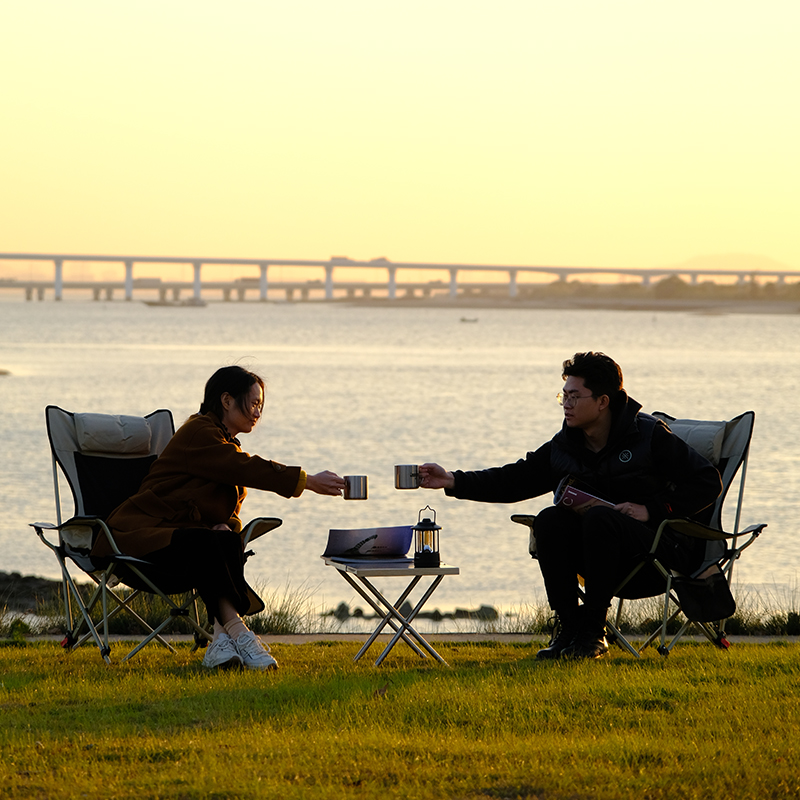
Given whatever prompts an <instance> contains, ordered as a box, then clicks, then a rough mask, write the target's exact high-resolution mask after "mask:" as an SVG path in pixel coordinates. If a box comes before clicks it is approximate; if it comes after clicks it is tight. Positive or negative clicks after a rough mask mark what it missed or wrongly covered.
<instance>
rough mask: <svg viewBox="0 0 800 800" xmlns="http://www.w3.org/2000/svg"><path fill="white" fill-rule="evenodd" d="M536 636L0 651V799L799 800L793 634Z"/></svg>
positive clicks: (48, 646)
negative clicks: (769, 638) (551, 650)
mask: <svg viewBox="0 0 800 800" xmlns="http://www.w3.org/2000/svg"><path fill="white" fill-rule="evenodd" d="M539 645H540V642H537V643H534V644H532V645H514V644H500V643H493V642H492V643H489V642H487V643H480V642H478V643H470V644H465V643H458V644H455V643H453V644H441V645H440V646H437V649H438V650H439V651H440V652H441V653H442V655H443V656H444V657H445V658H446V659H447V660H448V662H449V663H450V665H451V667H450V668H447V667H443V666H439V665H438V664H435V663H428V662H423V661H421V660H420V659H418V658H416V657H415V656H414V655H413V654H411V652H410V651H409V650H408V649H407V648H403V647H402V646H398V647H397V648H396V649H395V650H394V651H393V652H392V655H391V656H390V657H389V658H388V659H387V661H386V662H385V663H384V665H383V666H382V667H380V668H375V667H373V666H372V662H371V661H369V660H367V659H363V660H362V661H361V662H359V663H358V664H353V663H352V657H353V655H354V654H355V652H356V650H357V645H356V644H350V643H346V644H342V643H336V644H330V643H315V644H306V645H275V646H274V647H273V654H274V655H275V656H276V658H277V659H278V661H279V663H280V665H281V669H280V670H279V671H278V672H277V673H252V672H239V673H214V672H209V671H207V670H204V669H202V668H201V666H200V658H199V657H198V654H195V653H190V651H189V647H188V645H186V646H179V651H178V654H177V655H170V654H169V653H168V652H166V651H165V650H163V649H161V648H157V647H153V646H151V647H149V648H146V649H145V651H143V653H142V654H140V655H139V656H137V657H136V658H134V659H133V660H132V661H131V662H129V663H127V664H120V663H119V659H120V658H121V657H122V655H123V654H124V653H125V652H127V651H126V650H124V649H123V648H122V646H115V648H114V651H113V652H112V659H114V660H115V661H114V663H113V665H112V666H110V667H108V666H106V665H105V664H104V663H103V662H102V660H101V659H100V657H99V655H98V653H97V650H96V649H94V648H91V647H89V646H85V647H83V648H81V649H80V650H79V651H77V652H75V653H72V654H68V653H65V652H64V651H63V650H61V648H60V647H59V646H58V645H56V644H52V643H45V642H41V643H34V644H28V645H27V646H25V647H19V648H17V647H5V648H0V719H2V726H0V754H1V755H2V759H1V760H0V798H6V797H14V798H16V797H24V798H73V797H88V798H93V797H103V798H122V797H136V798H251V797H267V798H282V799H283V798H343V797H344V798H347V797H354V798H355V797H358V798H362V797H363V798H421V799H424V798H439V797H447V798H540V799H541V800H567V799H568V798H569V800H578V799H579V798H609V800H624V799H625V798H637V800H643V799H647V798H669V799H670V800H674V799H675V798H698V800H700V799H701V798H702V800H710V799H711V798H726V800H729V799H730V798H736V800H739V799H740V798H742V799H743V798H753V799H754V800H756V799H757V800H764V799H765V798H777V797H781V798H783V797H786V798H789V797H790V798H797V797H800V645H797V644H785V643H780V642H776V643H774V644H735V645H733V647H732V648H731V650H729V651H727V652H725V651H721V650H717V649H715V648H714V647H712V646H711V645H709V644H707V643H697V644H695V643H682V644H680V645H679V646H678V647H677V648H676V649H675V651H674V652H673V653H672V655H670V656H669V658H668V659H666V660H665V659H662V658H661V657H660V656H658V655H657V654H656V653H655V652H648V653H647V654H646V656H645V658H644V659H642V660H641V661H638V662H637V661H636V660H635V659H633V658H632V657H631V656H629V655H626V654H624V653H623V652H622V651H620V650H618V649H616V648H614V649H613V650H612V652H611V653H610V654H609V656H607V657H606V658H604V659H602V660H601V661H599V662H592V663H573V662H537V661H536V660H535V658H534V654H535V652H536V650H537V649H538V646H539ZM373 659H374V656H373Z"/></svg>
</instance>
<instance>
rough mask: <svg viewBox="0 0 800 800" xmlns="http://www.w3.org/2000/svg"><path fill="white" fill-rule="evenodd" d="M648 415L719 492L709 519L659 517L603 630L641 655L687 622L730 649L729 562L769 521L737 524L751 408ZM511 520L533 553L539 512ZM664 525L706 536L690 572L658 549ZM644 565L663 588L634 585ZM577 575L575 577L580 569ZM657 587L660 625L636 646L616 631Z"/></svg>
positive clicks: (665, 650)
mask: <svg viewBox="0 0 800 800" xmlns="http://www.w3.org/2000/svg"><path fill="white" fill-rule="evenodd" d="M653 416H655V417H658V418H659V419H662V420H663V421H664V422H665V423H666V424H667V425H668V426H669V428H670V430H671V431H672V432H673V433H674V434H675V435H676V436H679V437H680V438H681V439H683V440H684V441H685V442H686V443H687V444H688V445H690V446H691V447H693V448H694V449H695V450H697V451H698V452H699V453H700V454H701V455H703V456H705V457H706V458H707V459H708V460H709V461H710V462H711V463H712V464H714V466H716V467H717V469H718V470H719V472H720V475H721V477H722V485H723V490H722V493H721V494H720V496H719V498H717V501H716V504H715V506H714V511H713V515H712V519H711V522H710V524H709V525H702V524H700V523H698V522H694V521H692V520H688V519H668V520H665V521H664V522H662V523H661V525H660V526H659V527H658V530H657V531H656V535H655V538H654V540H653V544H652V546H651V548H650V551H649V552H648V553H646V554H645V555H644V557H643V558H642V559H641V560H640V561H638V563H636V564H635V566H634V567H633V568H632V570H631V572H630V573H629V574H628V575H627V576H626V577H625V579H624V580H623V581H622V582H621V583H620V584H619V586H618V587H617V589H616V591H615V593H614V596H615V597H617V598H618V603H617V611H616V615H615V616H614V618H613V619H609V620H607V622H606V629H607V631H608V634H609V636H610V638H611V639H612V640H614V641H616V643H617V644H619V645H620V646H621V647H623V648H624V649H626V650H627V651H628V652H629V653H631V654H632V655H634V656H636V657H637V658H640V657H641V653H642V652H643V651H644V650H645V649H646V648H647V647H648V646H649V645H650V644H652V643H653V642H654V641H655V640H656V639H659V640H660V644H659V646H658V652H659V653H660V654H661V655H663V656H666V655H668V654H669V653H670V651H671V650H672V648H673V647H674V646H675V645H676V644H677V642H678V641H679V640H680V639H681V637H682V636H683V635H684V634H685V633H686V631H687V630H688V629H689V628H690V627H691V626H695V627H696V628H698V629H699V630H700V632H701V633H702V634H703V635H704V636H706V638H708V639H709V641H711V642H712V643H714V644H715V645H716V646H718V647H721V648H727V647H728V646H729V643H728V641H727V639H726V638H725V619H727V618H728V617H730V616H732V615H733V613H734V612H735V610H736V605H735V602H734V600H733V596H732V595H731V593H730V585H731V580H732V577H733V567H734V564H735V563H736V561H737V559H738V558H739V557H740V556H741V554H742V552H743V551H744V550H745V549H746V548H748V547H749V546H750V545H751V544H752V543H753V542H754V541H755V540H756V538H757V537H758V536H759V535H760V534H761V531H762V530H763V529H764V528H765V527H766V523H759V524H755V525H750V526H749V527H747V528H744V529H740V527H739V526H740V523H741V516H742V504H743V501H744V486H745V478H746V475H747V462H748V457H749V453H750V441H751V439H752V435H753V425H754V423H755V413H754V412H753V411H747V412H745V413H743V414H740V415H739V416H737V417H734V418H733V419H731V420H721V421H716V420H692V419H675V418H674V417H671V416H669V415H668V414H664V413H663V412H655V413H654V414H653ZM737 476H738V491H737V494H736V507H735V512H734V520H733V525H732V529H731V530H730V531H725V530H723V525H722V508H723V503H724V501H725V499H726V497H727V496H728V494H729V492H730V489H731V487H732V486H733V485H734V483H735V480H736V479H737ZM511 519H512V521H514V522H517V523H520V524H523V525H526V526H527V527H528V528H529V539H528V550H529V552H530V554H531V557H532V558H536V534H535V525H536V517H535V516H534V515H530V514H514V515H512V517H511ZM667 529H672V530H676V531H679V532H680V533H683V534H686V535H687V536H692V537H695V538H698V539H702V540H704V541H705V542H706V547H705V558H704V560H703V563H702V564H701V566H700V567H699V568H698V569H697V570H696V571H695V572H694V573H693V574H692V575H688V576H687V575H678V574H676V573H674V572H673V571H672V570H670V569H669V568H667V567H666V566H665V565H664V564H663V563H661V561H660V560H659V559H658V557H657V556H656V550H657V548H658V545H659V542H660V541H661V537H662V536H663V534H664V532H665V531H666V530H667ZM647 566H652V567H653V568H655V570H657V571H658V573H659V574H660V575H661V576H662V577H663V579H664V584H663V589H662V590H661V591H659V592H657V593H656V594H652V593H651V594H642V593H640V592H637V591H633V588H634V586H635V581H634V579H635V577H636V576H637V575H638V574H639V572H640V571H641V570H642V569H644V568H645V567H647ZM578 577H579V579H580V576H578ZM578 594H579V597H580V598H581V599H583V590H582V588H580V586H579V588H578ZM661 594H663V595H664V602H663V606H662V612H661V624H660V625H659V627H658V628H657V629H656V630H654V631H653V632H652V633H651V634H650V635H649V636H648V637H647V638H646V639H645V641H644V643H643V644H642V645H640V646H639V647H638V648H637V647H636V646H635V645H634V644H632V643H631V642H630V641H629V640H628V639H627V638H626V637H625V636H624V635H623V634H622V633H621V632H620V622H621V618H622V610H623V606H624V602H625V600H630V599H640V598H642V597H650V596H653V597H655V596H660V595H661ZM680 615H683V617H685V621H684V622H683V624H682V625H681V627H680V628H679V630H678V631H677V633H675V634H674V635H673V636H672V638H671V639H670V640H669V642H667V639H668V638H669V633H668V629H669V627H670V626H671V625H672V624H673V622H674V621H675V620H676V619H677V618H678V617H679V616H680ZM556 625H558V622H556ZM556 630H557V628H556Z"/></svg>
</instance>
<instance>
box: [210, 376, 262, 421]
mask: <svg viewBox="0 0 800 800" xmlns="http://www.w3.org/2000/svg"><path fill="white" fill-rule="evenodd" d="M255 383H257V384H258V385H259V386H260V387H261V391H262V392H263V391H264V381H263V379H262V378H260V377H259V376H258V375H256V374H255V372H250V370H247V369H244V367H238V366H232V367H222V368H221V369H218V370H217V371H216V372H215V373H214V374H213V375H212V376H211V377H210V378H209V379H208V380H207V381H206V389H205V394H204V395H203V402H202V403H201V404H200V411H199V413H200V414H207V413H208V412H209V411H212V412H213V413H214V414H216V415H217V416H218V417H219V418H220V419H222V417H223V415H224V413H225V409H224V408H223V407H222V395H223V394H225V393H226V392H227V393H228V394H229V395H230V396H231V397H232V398H233V399H234V401H235V402H236V405H237V406H239V408H240V409H241V410H242V411H243V412H244V413H245V414H246V413H248V412H249V409H248V408H246V406H245V403H246V401H247V395H248V394H249V393H250V389H252V387H253V384H255Z"/></svg>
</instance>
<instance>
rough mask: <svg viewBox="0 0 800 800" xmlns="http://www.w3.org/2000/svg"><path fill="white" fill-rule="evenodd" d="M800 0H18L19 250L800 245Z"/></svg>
mask: <svg viewBox="0 0 800 800" xmlns="http://www.w3.org/2000/svg"><path fill="white" fill-rule="evenodd" d="M798 33H800V3H798V2H797V0H759V2H754V1H753V0H747V1H746V2H742V1H741V0H724V1H723V0H673V1H672V2H670V3H664V2H655V0H630V1H629V2H628V1H626V2H617V1H616V0H604V1H603V2H601V1H600V0H574V2H563V3H556V2H552V0H548V2H539V0H481V1H480V2H474V1H473V2H470V0H452V2H451V0H404V2H389V0H280V2H273V0H236V1H235V2H227V3H223V2H209V1H208V0H70V2H64V0H34V1H33V2H4V3H2V4H1V5H0V42H2V46H0V74H1V75H2V76H3V91H2V108H0V120H1V121H2V122H1V123H0V142H2V149H1V150H0V252H6V253H8V252H60V253H86V254H132V255H142V256H144V255H165V256H166V255H174V256H199V257H248V258H255V257H258V258H268V257H281V258H297V259H302V258H315V259H316V258H328V257H329V256H332V255H347V256H350V257H351V258H357V259H370V258H375V257H378V256H385V257H387V258H389V259H391V260H394V261H429V262H470V263H487V264H489V263H492V264H556V265H559V264H563V265H586V266H593V265H597V266H600V265H603V266H621V267H635V266H663V265H671V264H679V263H683V262H685V261H687V260H689V259H692V258H695V257H697V256H707V255H713V254H753V255H758V256H764V257H767V258H770V259H774V260H775V261H777V262H779V263H780V264H783V265H786V266H787V267H790V268H800V236H798V222H797V217H798V210H799V209H798V192H800V150H798V142H800V103H799V102H798V85H800V80H799V79H800V48H798V45H797V42H798Z"/></svg>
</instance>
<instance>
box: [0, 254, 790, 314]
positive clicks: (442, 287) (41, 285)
mask: <svg viewBox="0 0 800 800" xmlns="http://www.w3.org/2000/svg"><path fill="white" fill-rule="evenodd" d="M0 260H5V261H16V262H30V261H44V262H50V263H52V264H53V280H52V281H36V280H21V279H15V278H6V279H0V289H20V290H21V291H24V292H25V296H26V299H28V300H31V299H33V297H34V295H35V296H36V297H37V298H38V299H39V300H43V299H44V297H45V293H46V291H47V290H48V289H50V290H52V291H53V292H54V297H55V299H56V300H61V299H63V295H64V290H65V289H83V290H90V291H92V292H93V295H94V299H95V300H99V299H101V298H102V297H105V298H106V299H107V300H111V299H113V296H114V292H115V291H122V292H123V293H124V298H125V300H133V293H134V290H136V291H137V293H138V292H144V291H147V292H149V293H151V294H152V292H156V293H157V294H158V297H159V300H160V301H163V302H169V299H170V298H171V300H172V301H178V300H180V297H181V293H182V292H190V301H189V302H194V303H202V301H203V300H202V295H203V290H204V289H206V290H208V291H211V290H214V291H219V292H221V296H222V299H224V300H230V299H231V298H232V297H233V296H236V297H237V298H238V299H239V300H244V299H245V297H246V295H247V293H248V292H250V293H251V294H252V293H253V292H256V293H257V295H258V299H259V300H262V301H265V300H267V295H268V291H270V290H272V291H273V292H282V293H283V294H284V295H285V297H286V298H287V299H289V300H290V299H293V298H294V296H295V294H297V295H298V296H299V297H300V298H301V299H310V298H311V296H312V295H313V296H315V297H321V298H324V299H326V300H332V299H334V293H335V292H337V293H338V294H339V296H341V295H342V293H344V294H345V296H348V297H355V296H356V295H357V294H358V293H359V292H360V293H361V294H362V296H366V297H368V296H371V294H372V293H373V292H375V291H380V292H382V293H383V292H385V293H386V296H387V297H388V298H389V299H390V300H394V299H396V298H397V297H398V292H404V293H405V294H406V295H413V294H415V293H416V292H418V291H419V292H421V293H422V294H423V295H431V294H434V293H441V294H445V295H447V296H449V297H451V298H455V297H457V296H458V295H459V293H462V294H463V293H465V292H466V293H469V292H476V291H480V290H486V289H487V288H492V289H497V288H498V287H502V285H503V283H502V281H500V282H493V283H477V282H475V281H466V280H465V281H462V282H461V283H459V278H460V277H462V276H465V275H468V274H469V273H501V274H504V275H505V276H507V287H508V289H507V291H508V296H509V297H512V298H513V297H516V296H517V295H518V293H519V283H518V277H519V276H520V275H525V274H536V275H544V276H552V277H554V278H556V279H558V280H559V281H567V280H568V279H569V278H573V277H587V276H591V277H595V276H601V275H603V276H614V275H617V276H621V277H627V278H631V277H633V278H638V279H639V280H640V281H641V282H642V284H643V285H645V286H649V285H650V284H651V282H652V281H653V280H655V279H662V278H667V277H670V276H678V277H682V278H688V279H689V281H690V282H691V283H692V284H696V283H697V282H698V281H699V279H700V278H701V277H703V278H711V279H713V278H735V279H736V280H737V282H738V283H741V284H743V283H745V282H746V281H747V280H748V279H752V278H753V276H754V275H757V276H758V277H759V278H761V279H770V278H773V279H775V280H776V281H777V283H779V284H783V283H785V282H786V280H787V279H792V278H795V279H798V280H800V270H783V269H778V270H759V271H758V272H757V273H754V272H753V271H752V270H741V269H739V270H737V269H696V268H692V267H685V268H681V267H664V268H659V267H647V268H645V267H564V266H547V265H500V264H449V263H430V262H410V261H404V262H398V261H389V260H388V259H386V258H375V259H371V260H369V261H359V260H354V259H350V258H347V257H344V256H333V257H331V258H329V259H327V260H319V259H281V258H255V259H247V258H196V257H186V258H182V257H175V256H163V257H161V256H125V255H123V256H102V255H74V254H72V255H69V254H54V253H0ZM70 263H80V264H85V263H104V264H119V265H120V266H121V267H122V268H124V278H121V279H120V280H118V281H109V280H92V281H87V280H80V281H74V280H73V281H67V280H65V278H64V273H65V265H69V264H70ZM165 264H170V265H191V266H192V268H193V275H194V278H193V280H192V281H162V280H161V279H160V278H152V277H148V278H138V279H137V278H134V274H133V272H134V266H136V267H140V266H141V265H165ZM207 265H208V266H210V265H216V266H229V267H235V266H241V267H255V268H257V269H258V270H259V275H258V277H253V278H250V277H242V278H237V279H235V280H229V281H203V280H202V269H203V267H204V266H207ZM270 267H281V268H283V269H287V268H288V269H298V270H299V269H303V270H308V269H309V268H318V269H320V270H321V275H324V277H321V278H320V279H315V280H305V281H302V280H296V281H270V280H269V268H270ZM342 269H347V270H366V269H369V270H373V271H374V270H376V269H380V270H384V271H385V272H384V274H385V275H386V281H385V283H382V282H380V281H375V280H372V281H368V280H364V281H352V280H350V281H345V280H335V279H334V278H335V272H336V271H337V270H342ZM404 270H421V271H432V272H439V273H448V274H449V281H447V282H445V281H443V280H441V279H438V280H436V279H432V280H430V281H423V282H420V281H415V282H410V281H409V282H398V280H397V276H398V273H400V272H402V271H404Z"/></svg>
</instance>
